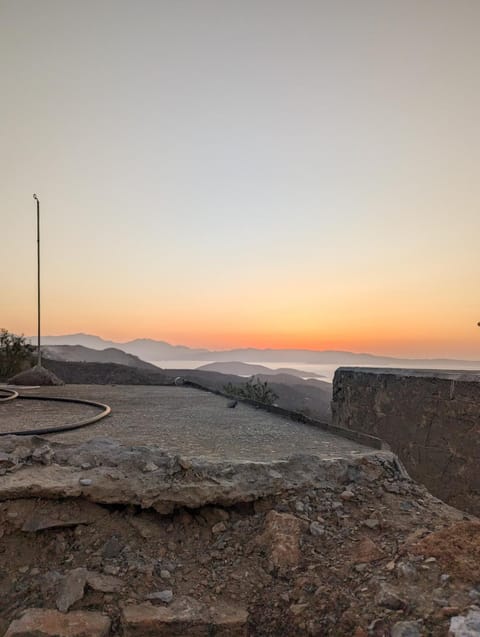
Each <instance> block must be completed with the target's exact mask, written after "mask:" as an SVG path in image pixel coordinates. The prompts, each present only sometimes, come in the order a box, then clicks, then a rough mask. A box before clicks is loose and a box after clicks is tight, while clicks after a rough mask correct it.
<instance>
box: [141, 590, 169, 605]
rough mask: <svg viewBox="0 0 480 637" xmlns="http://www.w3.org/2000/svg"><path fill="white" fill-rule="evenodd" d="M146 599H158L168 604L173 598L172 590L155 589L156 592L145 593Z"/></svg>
mask: <svg viewBox="0 0 480 637" xmlns="http://www.w3.org/2000/svg"><path fill="white" fill-rule="evenodd" d="M147 599H150V600H156V599H159V600H160V601H161V602H165V604H170V602H171V601H172V599H173V591H170V590H165V591H157V592H156V593H150V594H149V595H147Z"/></svg>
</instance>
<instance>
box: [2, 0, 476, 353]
mask: <svg viewBox="0 0 480 637" xmlns="http://www.w3.org/2000/svg"><path fill="white" fill-rule="evenodd" d="M479 27H480V3H479V2H477V1H476V0H457V1H456V2H450V1H447V0H423V1H422V2H418V0H402V2H385V1H384V0H365V1H364V2H358V1H357V0H339V1H338V0H335V1H334V0H330V1H323V0H318V1H317V2H310V1H307V0H305V1H304V0H297V1H296V2H290V1H282V0H281V1H280V2H279V1H276V0H275V1H274V0H259V1H255V2H253V1H252V2H249V1H247V2H224V1H220V0H216V1H214V0H204V1H203V2H196V1H195V0H185V2H181V3H180V2H170V1H168V2H167V1H162V0H158V1H153V0H152V1H150V0H139V1H138V2H130V1H128V2H127V1H124V0H115V1H114V0H103V1H102V2H98V1H96V0H95V1H94V0H85V1H83V2H64V1H60V0H42V2H37V1H36V0H23V1H22V2H18V1H16V0H3V1H2V2H1V3H0V67H1V68H0V83H1V90H2V96H3V97H2V100H1V102H0V126H1V145H0V193H1V201H0V221H1V225H0V236H1V247H0V266H1V272H2V292H1V295H0V327H5V328H7V329H9V330H10V331H14V332H17V333H24V334H27V335H32V334H34V333H35V331H36V254H35V249H36V243H35V240H36V235H35V232H36V230H35V206H34V201H33V199H32V193H33V192H38V195H39V197H40V200H41V212H42V299H43V312H42V317H43V333H44V334H67V333H74V332H85V333H92V334H97V335H99V336H102V337H104V338H107V339H112V340H115V341H126V340H130V339H133V338H137V337H150V338H155V339H160V340H166V341H168V342H171V343H174V344H184V345H190V346H201V347H209V348H219V349H224V348H231V347H239V346H240V347H244V346H245V347H247V346H252V347H275V348H308V349H346V350H350V351H363V352H365V351H368V352H372V353H379V354H392V355H402V356H417V357H440V356H448V357H462V358H470V359H475V358H477V359H480V328H478V327H477V326H476V324H477V321H479V320H480V292H479V284H480V258H479V252H480V251H479V237H480V128H479V125H478V114H479V113H480V84H479V82H480V79H479V78H480V68H479V66H480V62H479V60H480V40H479V38H478V32H479Z"/></svg>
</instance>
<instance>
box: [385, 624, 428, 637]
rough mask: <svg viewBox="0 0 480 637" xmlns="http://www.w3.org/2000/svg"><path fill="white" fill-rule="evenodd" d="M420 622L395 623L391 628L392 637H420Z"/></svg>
mask: <svg viewBox="0 0 480 637" xmlns="http://www.w3.org/2000/svg"><path fill="white" fill-rule="evenodd" d="M421 625H422V623H421V622H412V621H405V622H397V623H396V624H394V625H393V626H392V637H421V636H422V633H421Z"/></svg>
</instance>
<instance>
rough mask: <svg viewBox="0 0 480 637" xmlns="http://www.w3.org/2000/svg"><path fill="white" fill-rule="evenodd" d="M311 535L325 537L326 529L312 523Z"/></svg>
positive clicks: (316, 523)
mask: <svg viewBox="0 0 480 637" xmlns="http://www.w3.org/2000/svg"><path fill="white" fill-rule="evenodd" d="M310 533H311V534H312V535H314V536H315V537H320V536H322V535H325V528H324V527H323V526H322V525H321V524H319V523H318V522H311V523H310Z"/></svg>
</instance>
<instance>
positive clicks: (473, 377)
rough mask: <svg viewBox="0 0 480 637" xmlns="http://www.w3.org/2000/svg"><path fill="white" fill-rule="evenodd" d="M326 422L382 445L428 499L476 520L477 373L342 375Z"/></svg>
mask: <svg viewBox="0 0 480 637" xmlns="http://www.w3.org/2000/svg"><path fill="white" fill-rule="evenodd" d="M332 415H333V424H334V425H335V426H339V427H345V428H347V429H351V430H354V431H361V432H364V433H368V434H370V435H374V436H378V437H379V438H382V439H383V440H384V441H385V442H387V443H388V444H389V445H390V447H391V449H392V451H394V452H395V453H396V454H398V456H399V457H400V459H401V460H402V462H403V463H404V465H405V467H406V468H407V470H408V471H409V473H410V475H411V476H412V478H414V479H415V480H417V481H419V482H422V483H423V484H425V485H426V486H427V488H428V489H429V490H430V491H431V492H432V493H433V494H434V495H435V496H437V497H438V498H441V499H442V500H444V501H446V502H448V503H449V504H451V505H452V506H455V507H458V508H460V509H464V510H466V511H469V512H471V513H475V514H476V515H480V372H479V373H471V372H470V373H469V372H460V371H459V372H451V371H435V370H431V371H430V370H405V369H384V368H383V369H382V368H362V367H341V368H339V369H338V370H337V372H336V374H335V378H334V381H333V400H332Z"/></svg>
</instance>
